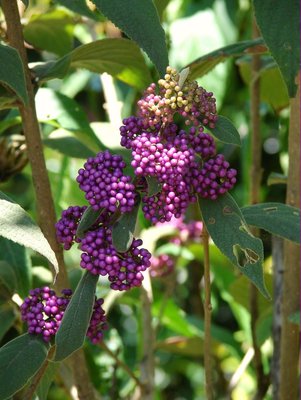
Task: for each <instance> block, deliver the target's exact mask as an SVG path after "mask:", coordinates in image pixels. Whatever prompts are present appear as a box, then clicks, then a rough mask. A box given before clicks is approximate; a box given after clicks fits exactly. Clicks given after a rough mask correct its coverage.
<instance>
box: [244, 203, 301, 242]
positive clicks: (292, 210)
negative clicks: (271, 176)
mask: <svg viewBox="0 0 301 400" xmlns="http://www.w3.org/2000/svg"><path fill="white" fill-rule="evenodd" d="M241 212H242V214H243V216H244V218H245V221H246V223H247V224H248V225H253V226H256V227H257V228H261V229H264V230H266V231H268V232H270V233H272V234H273V235H276V236H281V237H283V238H285V239H288V240H292V241H293V242H296V243H300V210H299V209H298V208H296V207H292V206H289V205H287V204H282V203H262V204H255V205H252V206H248V207H244V208H242V209H241Z"/></svg>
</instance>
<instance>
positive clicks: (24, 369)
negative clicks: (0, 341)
mask: <svg viewBox="0 0 301 400" xmlns="http://www.w3.org/2000/svg"><path fill="white" fill-rule="evenodd" d="M47 353H48V351H47V346H46V344H45V343H43V342H42V341H41V340H40V339H36V338H34V337H32V336H30V335H29V334H27V333H26V334H24V335H22V336H19V337H17V338H16V339H14V340H12V341H10V342H8V343H7V344H6V345H5V346H3V347H1V349H0V382H2V384H1V385H0V399H1V400H4V399H7V398H8V397H10V396H12V395H13V394H14V393H16V392H17V391H18V390H20V389H21V388H22V387H23V386H24V385H26V383H27V382H28V381H29V379H30V378H31V377H32V376H33V375H35V373H36V372H37V371H38V370H39V368H40V367H41V365H42V364H43V362H44V361H45V360H46V357H47Z"/></svg>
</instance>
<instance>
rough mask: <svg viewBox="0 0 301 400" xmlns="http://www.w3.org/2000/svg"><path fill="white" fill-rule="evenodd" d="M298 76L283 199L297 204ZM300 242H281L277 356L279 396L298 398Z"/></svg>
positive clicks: (296, 205)
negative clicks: (295, 317)
mask: <svg viewBox="0 0 301 400" xmlns="http://www.w3.org/2000/svg"><path fill="white" fill-rule="evenodd" d="M299 79H300V76H299V77H298V82H297V84H298V92H297V94H296V97H295V98H293V99H290V128H289V140H288V154H289V169H288V180H287V192H286V203H287V204H289V205H291V206H295V207H299V206H300V84H299ZM299 302H300V246H299V245H297V244H295V243H293V242H290V241H287V240H286V241H285V242H284V275H283V298H282V333H281V350H280V351H281V355H280V357H281V359H280V398H281V399H297V398H298V386H299V384H298V366H299V352H300V342H299V340H300V339H299V326H298V325H296V324H292V323H291V322H290V321H289V319H288V318H289V316H290V315H291V314H293V313H294V312H296V311H298V310H299V308H300V305H299V304H300V303H299Z"/></svg>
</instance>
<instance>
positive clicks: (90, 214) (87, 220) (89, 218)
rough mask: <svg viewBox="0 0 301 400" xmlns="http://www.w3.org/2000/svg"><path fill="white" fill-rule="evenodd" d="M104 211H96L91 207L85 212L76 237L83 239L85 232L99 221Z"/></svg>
mask: <svg viewBox="0 0 301 400" xmlns="http://www.w3.org/2000/svg"><path fill="white" fill-rule="evenodd" d="M101 212H102V210H98V211H95V210H93V208H92V206H89V207H88V208H87V209H86V210H85V212H84V213H83V215H82V217H81V220H80V223H79V224H78V227H77V230H76V236H77V237H79V238H83V237H84V234H85V232H86V231H87V230H88V229H89V228H90V227H91V226H92V225H93V224H95V222H96V221H97V218H98V217H99V216H100V214H101Z"/></svg>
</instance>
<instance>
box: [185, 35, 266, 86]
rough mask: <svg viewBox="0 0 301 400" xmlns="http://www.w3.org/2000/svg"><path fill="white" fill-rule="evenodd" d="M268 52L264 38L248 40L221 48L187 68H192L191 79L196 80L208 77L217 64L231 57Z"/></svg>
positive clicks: (198, 59)
mask: <svg viewBox="0 0 301 400" xmlns="http://www.w3.org/2000/svg"><path fill="white" fill-rule="evenodd" d="M266 51H267V48H266V46H265V44H264V41H263V40H262V38H258V39H253V40H246V41H243V42H238V43H234V44H230V45H229V46H225V47H221V48H220V49H218V50H214V51H212V52H211V53H208V54H205V55H204V56H202V57H200V58H197V59H196V60H194V61H193V62H192V63H190V64H188V65H187V66H186V67H189V68H190V74H189V79H196V78H200V77H201V76H203V75H206V74H207V73H208V72H209V71H211V70H212V69H213V68H214V67H215V66H216V65H217V64H219V63H221V62H223V61H225V60H226V59H228V58H229V57H240V56H242V55H244V54H262V53H266Z"/></svg>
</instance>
